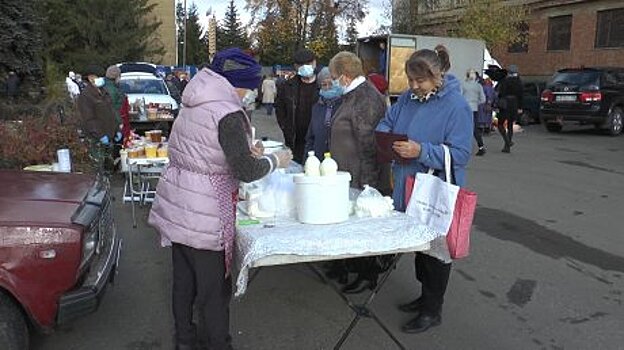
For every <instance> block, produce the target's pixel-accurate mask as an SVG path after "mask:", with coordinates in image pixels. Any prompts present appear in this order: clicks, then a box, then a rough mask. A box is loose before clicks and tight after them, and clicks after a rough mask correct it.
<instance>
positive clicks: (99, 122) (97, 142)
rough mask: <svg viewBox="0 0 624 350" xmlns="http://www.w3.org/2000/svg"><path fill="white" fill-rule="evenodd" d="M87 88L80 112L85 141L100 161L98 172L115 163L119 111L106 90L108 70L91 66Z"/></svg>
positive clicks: (79, 101)
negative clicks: (113, 151)
mask: <svg viewBox="0 0 624 350" xmlns="http://www.w3.org/2000/svg"><path fill="white" fill-rule="evenodd" d="M83 75H84V76H85V77H87V80H86V85H85V88H84V89H83V90H82V92H81V93H80V95H78V98H77V99H76V109H77V114H78V117H79V120H80V124H81V129H82V132H83V135H84V137H85V138H86V139H87V140H88V141H89V144H90V145H91V146H92V147H90V150H91V152H92V154H91V155H92V157H93V158H94V159H96V160H97V167H98V171H104V170H110V169H108V168H106V169H105V165H110V163H111V160H112V148H111V144H112V142H113V137H114V136H115V133H116V131H117V124H116V123H115V110H114V107H113V102H112V100H111V97H110V95H109V94H108V92H107V91H106V89H104V84H105V79H104V69H102V68H101V67H99V66H95V65H90V66H88V67H87V68H86V69H85V70H84V71H83Z"/></svg>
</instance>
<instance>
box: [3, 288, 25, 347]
mask: <svg viewBox="0 0 624 350" xmlns="http://www.w3.org/2000/svg"><path fill="white" fill-rule="evenodd" d="M0 344H4V345H3V347H2V349H5V350H22V349H28V326H27V325H26V319H25V318H24V314H23V313H22V310H20V308H19V307H18V306H17V305H16V304H15V302H14V301H13V300H12V299H11V298H9V296H7V295H6V294H4V293H2V292H1V291H0Z"/></svg>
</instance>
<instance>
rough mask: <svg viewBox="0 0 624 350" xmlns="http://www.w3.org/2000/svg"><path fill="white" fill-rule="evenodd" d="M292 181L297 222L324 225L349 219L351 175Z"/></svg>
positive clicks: (308, 177) (306, 177)
mask: <svg viewBox="0 0 624 350" xmlns="http://www.w3.org/2000/svg"><path fill="white" fill-rule="evenodd" d="M294 181H295V200H296V202H297V218H298V220H299V222H302V223H304V224H314V225H324V224H336V223H339V222H344V221H347V220H348V219H349V214H350V212H351V202H349V183H350V182H351V174H349V173H348V172H343V171H339V172H338V173H336V175H335V176H304V175H295V177H294Z"/></svg>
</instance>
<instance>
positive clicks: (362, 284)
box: [329, 51, 389, 294]
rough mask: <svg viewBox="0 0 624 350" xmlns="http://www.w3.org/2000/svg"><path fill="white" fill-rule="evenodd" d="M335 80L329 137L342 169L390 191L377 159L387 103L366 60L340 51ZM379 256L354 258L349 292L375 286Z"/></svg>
mask: <svg viewBox="0 0 624 350" xmlns="http://www.w3.org/2000/svg"><path fill="white" fill-rule="evenodd" d="M329 70H330V72H331V76H332V79H333V80H334V82H335V83H334V84H336V85H338V86H339V89H340V90H342V94H343V96H342V103H341V105H340V107H339V108H338V110H337V111H336V114H335V116H334V118H333V122H332V125H331V133H330V140H329V148H330V151H331V154H332V158H334V160H335V161H336V162H337V163H338V170H341V171H347V172H349V173H350V174H351V178H352V180H351V187H353V188H357V189H362V188H363V187H364V185H370V186H372V187H374V188H376V189H378V190H380V191H381V192H382V193H384V194H387V193H388V192H389V177H388V175H389V174H388V172H387V171H383V169H382V168H383V167H382V165H380V164H379V163H377V159H376V156H377V153H376V144H375V127H376V126H377V124H378V123H379V121H380V120H381V119H382V118H383V116H384V113H385V111H386V103H385V101H384V98H383V96H382V95H381V94H380V93H379V91H377V89H376V88H375V87H374V86H373V85H372V84H371V83H370V82H369V81H367V80H366V77H365V76H364V71H363V70H362V61H361V60H360V59H359V58H358V57H357V56H356V55H355V54H353V53H351V52H346V51H343V52H339V53H338V54H336V56H334V57H333V58H332V59H331V61H330V62H329ZM375 262H376V258H361V259H352V260H351V261H349V262H348V264H347V265H348V266H350V270H351V271H352V272H355V273H357V278H356V279H355V280H354V281H352V282H351V283H349V284H348V285H346V286H345V287H344V288H343V291H344V292H345V293H351V294H354V293H360V292H362V291H364V290H366V289H374V287H375V286H376V284H377V275H378V272H379V271H378V269H377V266H376V264H375Z"/></svg>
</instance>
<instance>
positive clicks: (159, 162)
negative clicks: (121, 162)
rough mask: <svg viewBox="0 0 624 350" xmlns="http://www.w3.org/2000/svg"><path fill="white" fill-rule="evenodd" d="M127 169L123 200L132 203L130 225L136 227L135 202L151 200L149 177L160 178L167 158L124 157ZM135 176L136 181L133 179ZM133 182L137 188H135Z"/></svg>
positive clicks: (141, 202)
mask: <svg viewBox="0 0 624 350" xmlns="http://www.w3.org/2000/svg"><path fill="white" fill-rule="evenodd" d="M126 164H127V165H128V167H127V168H128V170H127V171H126V184H125V185H124V196H123V198H124V202H125V201H129V202H130V203H131V205H132V227H134V228H136V227H137V223H136V209H135V207H134V206H135V202H138V203H139V204H141V205H142V204H144V203H145V202H149V201H150V199H152V200H153V196H152V197H150V195H154V194H155V189H153V188H151V185H150V183H149V181H150V179H158V178H160V174H161V173H162V171H163V170H164V168H165V167H166V166H167V164H169V158H145V157H142V158H126ZM135 173H136V178H137V180H138V181H136V180H135ZM135 184H136V185H137V186H138V188H135Z"/></svg>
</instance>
